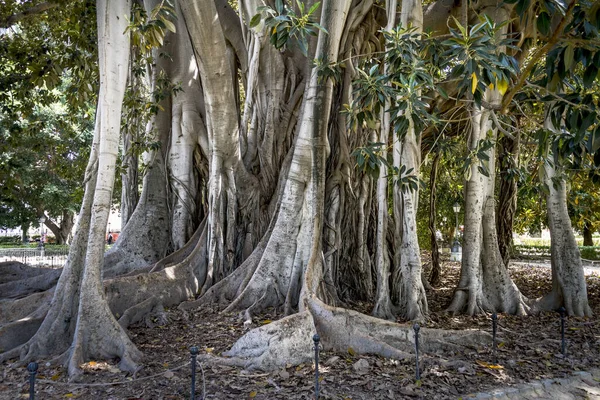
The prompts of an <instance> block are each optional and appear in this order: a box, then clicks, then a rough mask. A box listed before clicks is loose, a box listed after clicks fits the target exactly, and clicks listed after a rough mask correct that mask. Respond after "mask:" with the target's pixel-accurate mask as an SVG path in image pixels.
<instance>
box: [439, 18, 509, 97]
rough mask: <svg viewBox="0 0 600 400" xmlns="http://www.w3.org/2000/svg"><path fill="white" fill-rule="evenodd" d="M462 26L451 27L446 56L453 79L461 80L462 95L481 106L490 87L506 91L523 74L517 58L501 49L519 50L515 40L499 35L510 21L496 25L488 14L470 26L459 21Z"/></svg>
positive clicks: (460, 91) (459, 93) (460, 95)
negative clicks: (467, 94)
mask: <svg viewBox="0 0 600 400" xmlns="http://www.w3.org/2000/svg"><path fill="white" fill-rule="evenodd" d="M454 22H455V24H456V26H457V28H458V29H450V38H449V39H447V40H446V41H444V43H443V44H444V46H446V48H447V50H446V51H445V52H444V54H443V55H442V57H443V59H446V60H447V61H446V66H447V67H450V68H452V69H451V72H450V74H449V76H448V78H449V79H458V89H459V91H458V96H459V97H462V96H464V95H465V94H466V93H470V94H471V95H472V96H473V100H474V101H475V103H476V104H478V105H481V102H482V100H483V93H484V92H485V91H486V89H487V88H491V89H494V88H496V89H498V91H499V92H500V93H501V94H504V93H505V92H506V91H507V89H508V87H509V85H510V82H511V79H512V77H513V76H515V75H516V74H518V73H519V65H518V62H517V61H516V59H515V58H514V57H510V56H508V55H507V54H506V53H505V52H501V51H500V49H501V48H509V49H515V50H516V47H515V46H514V40H513V39H511V38H508V37H505V36H501V35H499V34H498V32H499V31H500V29H502V27H503V26H504V25H506V24H508V23H509V22H510V21H503V22H502V23H500V24H496V23H495V22H494V21H492V20H491V19H490V18H489V17H488V16H487V15H484V16H482V17H481V21H480V22H479V23H478V24H475V25H473V26H472V27H471V29H468V28H467V27H464V26H462V25H461V24H460V22H458V21H457V20H455V21H454Z"/></svg>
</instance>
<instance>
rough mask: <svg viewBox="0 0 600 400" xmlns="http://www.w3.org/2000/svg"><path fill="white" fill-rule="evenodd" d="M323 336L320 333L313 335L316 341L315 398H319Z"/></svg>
mask: <svg viewBox="0 0 600 400" xmlns="http://www.w3.org/2000/svg"><path fill="white" fill-rule="evenodd" d="M320 341H321V337H320V336H319V334H318V333H315V335H314V336H313V342H315V399H318V398H319V342H320Z"/></svg>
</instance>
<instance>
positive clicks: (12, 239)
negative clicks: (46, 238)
mask: <svg viewBox="0 0 600 400" xmlns="http://www.w3.org/2000/svg"><path fill="white" fill-rule="evenodd" d="M20 243H21V238H20V237H19V236H0V244H20Z"/></svg>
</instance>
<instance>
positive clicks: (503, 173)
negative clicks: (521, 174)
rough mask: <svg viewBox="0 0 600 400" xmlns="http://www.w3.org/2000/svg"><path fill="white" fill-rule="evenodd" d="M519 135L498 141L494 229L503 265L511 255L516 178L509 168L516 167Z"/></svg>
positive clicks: (515, 204) (515, 207)
mask: <svg viewBox="0 0 600 400" xmlns="http://www.w3.org/2000/svg"><path fill="white" fill-rule="evenodd" d="M520 137H521V134H520V131H517V132H516V138H515V139H516V140H513V139H511V138H509V137H508V136H504V137H503V138H502V139H501V141H500V147H501V151H500V152H499V154H498V163H499V167H500V190H499V191H498V210H497V213H496V219H497V221H496V226H497V228H496V229H497V230H498V247H499V248H500V255H501V256H502V261H503V262H504V265H508V262H509V261H510V257H511V251H512V235H513V222H514V218H515V213H516V212H517V180H516V177H515V176H514V175H512V174H511V173H510V172H511V171H510V170H514V169H515V168H517V167H518V160H519V152H520Z"/></svg>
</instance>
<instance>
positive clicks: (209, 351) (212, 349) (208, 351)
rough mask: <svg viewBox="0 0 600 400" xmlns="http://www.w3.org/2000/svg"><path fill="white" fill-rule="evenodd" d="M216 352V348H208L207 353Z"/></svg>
mask: <svg viewBox="0 0 600 400" xmlns="http://www.w3.org/2000/svg"><path fill="white" fill-rule="evenodd" d="M214 350H215V348H214V347H207V348H206V352H207V353H209V354H210V353H212V352H213V351H214Z"/></svg>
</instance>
